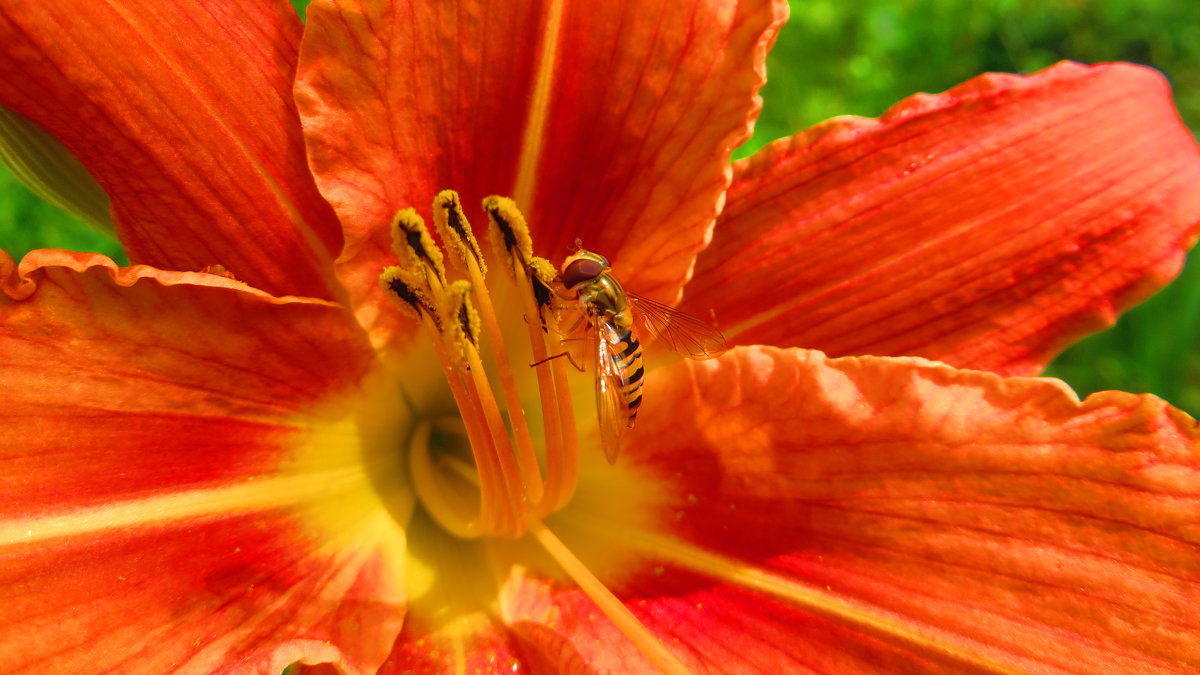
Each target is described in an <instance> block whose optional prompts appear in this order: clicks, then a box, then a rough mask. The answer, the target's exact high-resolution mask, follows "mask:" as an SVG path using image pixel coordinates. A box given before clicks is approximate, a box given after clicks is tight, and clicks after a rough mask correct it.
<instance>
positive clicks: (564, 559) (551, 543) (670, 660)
mask: <svg viewBox="0 0 1200 675" xmlns="http://www.w3.org/2000/svg"><path fill="white" fill-rule="evenodd" d="M525 525H526V527H528V528H529V533H530V534H532V535H533V536H534V538H536V539H537V541H538V543H539V544H541V545H542V548H544V549H546V552H547V553H549V554H550V557H552V558H554V560H555V561H556V562H557V563H558V564H559V566H561V567H562V568H563V571H564V572H566V573H567V576H569V577H571V579H572V580H573V581H574V582H575V584H576V585H577V586H579V588H580V590H582V591H583V592H584V593H586V594H587V596H588V597H589V598H591V600H592V602H594V603H596V606H597V607H598V608H600V611H601V612H603V613H604V615H605V616H607V617H608V618H609V620H610V621H612V622H613V624H614V625H615V626H616V627H617V628H618V629H619V630H620V631H621V632H622V633H624V634H625V637H627V638H629V641H630V642H632V643H633V644H634V646H635V647H637V648H638V651H640V652H641V653H642V654H643V655H644V656H645V657H646V658H647V659H649V660H650V662H651V663H653V664H654V665H655V666H657V667H658V669H659V670H661V671H662V672H664V673H668V674H669V675H674V674H680V675H687V673H689V672H690V671H689V670H688V669H687V667H686V666H684V665H683V663H682V662H680V661H679V659H678V658H677V657H676V656H675V655H674V654H672V653H671V651H670V650H668V649H667V647H666V645H664V644H663V643H662V641H661V640H659V639H658V636H657V635H655V634H654V633H652V632H650V629H649V628H647V627H646V626H645V624H643V623H642V622H641V621H639V620H638V618H637V617H636V616H634V614H633V612H631V611H629V608H628V607H626V606H625V603H623V602H621V601H620V599H618V598H617V596H615V595H613V593H612V591H610V590H608V587H607V586H605V585H604V583H603V582H601V581H600V580H599V579H597V578H596V576H595V575H594V574H592V572H591V570H589V569H588V568H587V566H586V565H584V564H583V562H582V561H581V560H579V558H576V557H575V554H573V553H571V550H570V549H568V548H567V547H566V545H565V544H563V543H562V541H561V540H560V539H559V538H558V537H557V536H555V534H554V533H553V532H551V531H550V530H549V528H547V527H546V526H545V525H543V524H542V522H541V521H539V520H535V519H533V518H526V519H525Z"/></svg>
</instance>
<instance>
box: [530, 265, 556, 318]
mask: <svg viewBox="0 0 1200 675" xmlns="http://www.w3.org/2000/svg"><path fill="white" fill-rule="evenodd" d="M529 271H530V272H531V274H530V277H531V278H530V283H531V285H532V286H533V299H534V301H536V302H537V307H538V315H539V316H540V317H541V319H542V322H543V324H545V323H546V322H547V316H546V312H551V313H553V312H556V311H557V310H556V305H555V303H554V285H555V282H556V281H557V280H558V270H556V269H554V265H553V263H551V262H550V261H549V260H546V259H545V258H539V257H537V256H534V257H532V258H530V260H529ZM545 330H546V327H545V325H543V326H542V331H543V332H545Z"/></svg>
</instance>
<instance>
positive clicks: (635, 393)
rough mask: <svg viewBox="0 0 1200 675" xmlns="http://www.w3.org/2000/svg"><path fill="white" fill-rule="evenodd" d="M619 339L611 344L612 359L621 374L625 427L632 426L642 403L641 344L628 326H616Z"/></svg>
mask: <svg viewBox="0 0 1200 675" xmlns="http://www.w3.org/2000/svg"><path fill="white" fill-rule="evenodd" d="M617 336H618V338H619V341H618V342H617V343H616V344H614V345H612V359H613V364H614V365H615V366H616V371H617V372H618V373H620V375H621V396H622V398H623V399H624V400H625V412H626V415H627V416H628V421H627V422H626V425H625V426H627V427H632V426H633V422H634V420H636V419H637V414H638V408H639V407H641V405H642V385H643V384H645V382H644V381H643V379H642V378H643V376H644V375H645V372H644V371H643V370H642V345H641V343H640V342H638V339H637V336H636V335H634V334H633V331H631V330H629V329H628V328H618V329H617Z"/></svg>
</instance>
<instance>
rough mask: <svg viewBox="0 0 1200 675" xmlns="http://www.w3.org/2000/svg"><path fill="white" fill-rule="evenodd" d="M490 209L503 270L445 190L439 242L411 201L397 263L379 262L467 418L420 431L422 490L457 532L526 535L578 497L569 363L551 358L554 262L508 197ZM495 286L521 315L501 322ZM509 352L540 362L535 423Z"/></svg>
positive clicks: (489, 202)
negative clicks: (538, 252)
mask: <svg viewBox="0 0 1200 675" xmlns="http://www.w3.org/2000/svg"><path fill="white" fill-rule="evenodd" d="M483 212H484V213H485V214H486V217H487V220H488V228H487V229H488V233H489V234H488V236H489V240H490V246H489V251H490V252H491V253H492V255H493V256H496V257H499V258H500V259H499V260H493V261H491V262H492V263H493V267H497V268H500V269H498V270H497V269H493V270H492V271H490V272H489V269H488V268H489V266H488V261H487V260H486V259H485V255H484V250H483V248H482V247H481V246H480V244H479V242H478V241H477V240H476V238H475V235H474V232H473V230H472V228H471V225H470V223H469V222H468V220H467V217H466V215H465V213H464V212H463V208H462V204H461V202H460V200H459V196H458V194H457V193H455V192H454V191H451V190H444V191H442V192H440V193H439V194H438V195H437V197H436V198H435V199H434V202H433V220H434V226H435V228H436V232H437V236H438V238H439V239H440V241H441V244H442V246H439V245H438V244H437V243H436V242H435V241H434V237H433V234H432V233H431V232H430V230H429V228H428V227H427V226H426V223H425V221H424V219H423V218H422V217H421V216H420V215H419V214H418V213H417V212H416V210H414V209H411V208H408V209H404V210H401V211H400V212H398V213H397V214H396V215H395V217H394V218H393V219H392V223H391V236H392V251H393V253H394V254H395V255H396V257H397V259H398V262H399V264H398V265H395V266H391V267H388V268H386V269H384V270H383V273H382V274H381V275H380V277H379V284H380V286H381V287H382V288H383V290H384V291H385V292H386V293H387V294H388V296H389V297H390V298H391V299H392V300H393V302H394V304H395V305H396V307H397V308H398V309H399V310H400V311H401V312H403V313H405V314H407V315H408V316H410V317H412V318H414V319H415V320H416V321H418V322H419V323H420V325H421V329H422V330H423V331H424V332H425V333H426V335H427V336H428V338H429V339H430V340H431V341H432V343H433V347H434V351H435V352H436V353H437V356H438V359H439V361H440V363H441V368H442V371H443V374H444V375H445V378H446V382H447V384H448V388H449V390H450V392H451V394H452V395H453V397H454V402H455V404H456V405H457V408H458V412H459V417H460V421H461V424H459V425H457V426H456V428H454V429H449V430H448V429H447V428H446V427H447V426H448V425H447V424H446V421H445V420H437V421H435V420H428V421H425V422H422V423H420V424H419V425H418V427H417V428H416V429H415V430H414V432H413V434H412V437H411V439H410V441H409V447H408V463H409V467H408V468H409V472H410V476H411V478H412V482H413V486H414V487H415V490H416V493H417V496H418V498H419V499H420V501H421V503H422V505H423V506H424V508H425V509H426V510H427V511H428V512H429V514H430V515H431V516H432V517H433V519H434V520H436V521H437V522H438V523H439V524H440V525H441V526H442V527H443V528H445V529H446V530H447V531H449V532H451V533H453V534H455V535H457V536H460V537H464V538H477V537H493V536H502V537H521V536H523V535H524V534H525V533H526V531H528V529H529V528H530V527H531V526H536V524H537V523H539V522H540V521H541V519H542V518H544V517H545V516H547V515H549V514H551V513H553V512H555V511H557V510H558V509H560V508H562V507H563V506H565V505H566V504H567V503H568V502H569V501H570V500H571V497H572V496H573V494H574V491H575V487H576V484H577V482H578V475H579V468H578V467H579V462H578V440H577V437H576V430H575V417H574V412H573V407H572V405H571V396H570V391H569V388H568V381H567V371H566V367H567V364H566V363H565V362H564V360H563V359H557V358H552V357H553V356H554V354H553V353H552V351H561V346H560V345H561V337H560V336H561V335H562V331H561V329H560V327H559V317H558V313H557V309H556V306H555V302H554V298H555V295H556V291H555V288H556V286H557V285H558V281H557V274H556V272H555V270H554V266H553V265H551V264H550V262H549V261H547V260H545V259H543V258H538V257H536V256H534V255H533V243H532V240H531V237H530V234H529V228H528V226H527V224H526V222H525V218H524V217H523V216H522V214H521V212H520V211H519V210H518V209H517V206H516V204H515V203H514V202H513V201H512V200H511V199H507V198H505V197H497V196H492V197H487V198H486V199H484V200H483ZM443 247H444V248H443ZM499 288H503V289H504V291H505V295H506V298H515V299H516V302H517V307H518V308H519V309H518V310H517V313H519V314H520V315H521V317H520V318H521V319H522V320H521V321H519V322H518V321H512V320H507V321H502V319H511V316H509V314H511V313H512V310H511V309H509V310H508V312H507V313H506V314H501V313H500V312H499V310H498V309H497V303H496V302H495V301H494V298H493V296H494V295H495V294H496V291H497V289H499ZM510 304H511V302H510ZM502 325H505V326H508V327H509V329H510V330H509V331H508V333H505V332H504V331H503V330H501V327H502ZM514 326H516V327H517V328H516V329H515V330H514V329H513V327H514ZM517 342H523V343H527V344H528V347H527V348H525V347H523V346H521V345H517V344H516V343H517ZM518 347H521V348H519V349H518ZM514 354H521V355H524V354H529V355H531V356H532V363H533V364H536V365H535V366H532V371H533V374H534V376H535V378H536V386H537V392H538V402H539V406H540V410H541V413H542V414H541V428H540V430H539V431H540V433H536V434H535V430H533V429H531V426H530V422H531V419H530V418H529V417H528V416H527V415H526V412H525V410H524V408H523V407H522V404H521V396H520V393H521V392H520V390H519V389H518V386H517V383H518V380H519V379H520V380H528V379H529V378H528V377H527V374H528V373H527V372H521V373H518V372H517V371H516V370H515V369H517V368H522V369H526V371H528V370H529V369H530V368H531V366H530V365H529V363H528V362H525V361H524V360H517V359H514V358H513V355H514ZM533 421H535V422H536V420H533ZM449 426H455V425H449ZM535 435H536V436H537V437H538V439H539V441H540V442H537V443H535V440H534V439H535ZM447 438H450V439H459V441H460V442H458V443H455V442H454V441H453V440H451V442H449V443H447V442H446V440H445V439H447ZM435 439H442V440H441V442H440V443H439V442H437V441H436V440H435ZM464 446H465V447H464Z"/></svg>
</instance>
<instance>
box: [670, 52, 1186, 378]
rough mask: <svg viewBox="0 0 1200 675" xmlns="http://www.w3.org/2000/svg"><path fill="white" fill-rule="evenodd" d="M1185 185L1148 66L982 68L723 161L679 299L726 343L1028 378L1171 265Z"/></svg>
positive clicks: (1181, 157) (1181, 229) (1177, 258)
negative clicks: (729, 176)
mask: <svg viewBox="0 0 1200 675" xmlns="http://www.w3.org/2000/svg"><path fill="white" fill-rule="evenodd" d="M1198 185H1200V152H1198V151H1197V146H1196V143H1195V140H1194V139H1193V138H1192V136H1191V134H1190V132H1189V131H1188V130H1187V128H1186V127H1184V126H1183V124H1182V123H1181V122H1180V121H1179V118H1178V115H1177V114H1176V112H1175V110H1174V108H1173V106H1172V104H1171V96H1170V91H1169V89H1168V87H1167V85H1166V82H1165V81H1164V80H1163V78H1162V76H1161V75H1159V74H1158V73H1156V72H1155V71H1152V70H1150V69H1147V68H1143V67H1139V66H1131V65H1105V66H1095V67H1085V66H1081V65H1078V64H1071V63H1064V64H1060V65H1058V66H1055V67H1053V68H1050V69H1048V70H1046V71H1043V72H1042V73H1039V74H1037V75H1033V76H1030V77H1018V76H1010V75H985V76H982V77H980V78H977V79H975V80H972V81H970V82H968V83H966V84H964V85H962V86H960V87H957V88H955V89H952V90H950V91H948V92H946V93H944V94H941V95H937V96H929V95H923V94H922V95H917V96H914V97H912V98H910V99H908V100H906V101H904V102H902V103H900V104H899V105H897V106H896V107H895V108H893V109H892V110H891V111H889V112H888V113H887V114H886V115H884V116H883V117H882V118H880V119H879V120H878V121H876V120H868V119H859V118H838V119H834V120H830V121H829V122H826V123H825V124H822V125H818V126H817V127H815V128H813V129H811V130H809V131H807V132H805V133H802V134H800V135H798V136H795V137H793V138H791V139H788V140H784V141H780V142H778V143H776V144H774V145H772V146H769V147H768V148H767V149H766V150H764V151H763V152H761V153H759V154H758V155H756V156H754V157H753V158H750V159H749V160H747V161H743V162H740V163H738V164H737V177H736V179H735V181H734V185H733V186H732V187H731V189H730V193H729V203H728V205H727V208H726V210H725V212H724V213H723V214H722V216H721V219H720V221H719V223H718V225H717V229H716V234H715V237H714V241H713V245H712V246H711V247H710V248H709V249H708V250H706V251H705V252H704V254H703V255H702V256H701V258H700V260H699V262H698V263H697V274H696V277H695V279H694V280H693V281H692V283H691V284H690V285H689V286H688V289H687V296H688V297H687V299H686V301H685V304H686V306H687V308H688V309H689V311H691V312H693V313H696V314H698V315H700V316H708V312H709V309H710V308H712V309H715V310H716V315H717V318H718V319H719V320H720V322H721V324H722V327H723V328H725V329H726V333H727V336H728V337H730V338H731V339H732V341H733V342H734V343H739V344H752V343H762V344H774V345H777V346H801V347H808V348H814V349H821V350H823V351H826V352H829V353H830V354H831V355H835V356H836V355H843V354H874V355H906V354H908V355H918V356H925V357H928V358H934V359H939V360H942V361H946V362H947V363H950V364H953V365H956V366H960V367H968V368H976V369H985V370H992V371H995V372H999V373H1005V374H1032V373H1035V372H1037V371H1039V370H1040V369H1041V368H1042V367H1043V366H1044V365H1045V363H1046V362H1047V361H1048V360H1049V359H1050V358H1052V357H1053V356H1054V355H1055V354H1056V353H1057V352H1058V351H1059V350H1061V349H1062V348H1063V347H1065V346H1066V345H1067V344H1069V343H1070V342H1072V341H1074V340H1076V339H1078V338H1079V337H1080V336H1081V335H1084V334H1086V333H1089V332H1093V331H1096V330H1099V329H1101V328H1103V327H1106V326H1108V325H1111V324H1112V322H1113V321H1114V319H1115V317H1116V316H1117V314H1118V313H1119V312H1121V311H1122V310H1124V309H1125V308H1127V307H1129V306H1131V305H1133V304H1135V303H1136V302H1139V301H1141V300H1143V299H1144V298H1145V297H1146V296H1148V295H1149V294H1150V293H1152V292H1153V291H1154V290H1156V289H1158V288H1159V287H1160V286H1162V285H1163V284H1164V283H1166V282H1167V281H1168V280H1169V279H1171V278H1172V277H1173V276H1174V275H1175V274H1176V273H1177V272H1178V271H1179V269H1180V266H1181V265H1182V261H1183V254H1184V252H1185V251H1186V250H1187V248H1188V247H1190V246H1191V244H1192V243H1193V241H1194V240H1195V237H1196V231H1197V225H1198V224H1200V191H1198V190H1197V189H1196V187H1197V186H1198Z"/></svg>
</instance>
